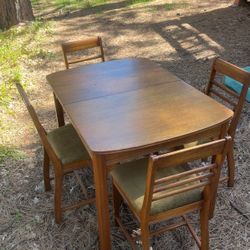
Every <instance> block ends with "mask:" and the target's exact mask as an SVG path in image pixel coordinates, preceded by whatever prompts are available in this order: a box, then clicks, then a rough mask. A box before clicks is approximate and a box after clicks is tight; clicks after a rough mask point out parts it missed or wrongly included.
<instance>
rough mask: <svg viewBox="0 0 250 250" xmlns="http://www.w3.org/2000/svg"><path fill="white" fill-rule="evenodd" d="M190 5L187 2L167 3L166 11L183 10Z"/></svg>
mask: <svg viewBox="0 0 250 250" xmlns="http://www.w3.org/2000/svg"><path fill="white" fill-rule="evenodd" d="M188 5H189V4H188V3H187V2H179V3H166V4H165V6H164V8H165V10H168V11H169V10H176V9H181V8H186V7H187V6H188Z"/></svg>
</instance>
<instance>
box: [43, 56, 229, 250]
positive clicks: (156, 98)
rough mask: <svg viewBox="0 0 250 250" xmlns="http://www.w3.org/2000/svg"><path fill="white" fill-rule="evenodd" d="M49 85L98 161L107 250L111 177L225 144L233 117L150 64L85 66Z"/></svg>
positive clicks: (54, 77)
mask: <svg viewBox="0 0 250 250" xmlns="http://www.w3.org/2000/svg"><path fill="white" fill-rule="evenodd" d="M190 70H191V69H190ZM47 81H48V83H49V84H50V86H51V88H52V90H53V93H54V97H55V105H56V112H57V117H58V123H59V126H62V125H64V112H66V114H67V116H68V117H69V119H70V121H71V123H72V124H73V126H74V128H75V129H76V131H77V133H78V135H79V137H80V138H81V140H82V143H83V144H84V145H85V147H86V149H87V151H88V152H89V155H90V157H91V159H92V165H93V172H94V183H95V191H96V209H97V218H98V231H99V248H100V249H103V250H108V249H111V247H112V244H111V236H110V214H109V199H108V188H107V177H108V173H109V171H111V169H112V168H113V167H116V166H118V165H119V163H121V162H123V161H127V160H132V159H136V158H138V157H147V155H149V154H151V153H154V152H161V151H163V150H167V149H170V148H171V149H172V148H176V147H178V146H180V145H183V144H185V143H190V142H193V141H199V140H206V139H211V138H222V137H224V136H225V134H226V131H227V126H228V124H229V122H230V119H231V118H232V116H233V112H232V111H231V110H230V109H228V108H227V107H225V106H223V105H222V104H220V103H218V102H217V101H215V100H213V99H212V98H210V97H209V96H207V95H205V94H203V93H202V92H201V91H199V90H197V89H196V88H194V87H192V86H191V85H189V84H187V83H185V82H184V81H183V80H181V79H180V78H178V77H177V76H175V75H174V74H173V73H171V72H169V71H168V70H166V69H165V68H163V67H161V66H160V65H159V64H157V63H155V62H153V61H152V60H149V59H145V58H124V59H118V60H112V61H107V62H102V63H97V64H90V65H83V66H80V67H76V68H72V69H68V70H62V71H58V72H55V73H52V74H50V75H48V76H47ZM132 174H133V173H131V175H132Z"/></svg>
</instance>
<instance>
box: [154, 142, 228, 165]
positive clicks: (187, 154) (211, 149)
mask: <svg viewBox="0 0 250 250" xmlns="http://www.w3.org/2000/svg"><path fill="white" fill-rule="evenodd" d="M225 142H226V140H225V139H221V140H217V141H212V142H209V143H205V144H202V145H198V146H195V147H192V148H187V149H182V150H178V151H175V152H171V153H167V154H163V155H159V156H151V157H152V160H153V162H154V165H155V166H157V167H173V166H177V165H181V164H183V163H186V162H189V161H194V160H198V159H201V158H207V157H209V156H212V155H216V154H219V153H222V151H223V149H224V146H225Z"/></svg>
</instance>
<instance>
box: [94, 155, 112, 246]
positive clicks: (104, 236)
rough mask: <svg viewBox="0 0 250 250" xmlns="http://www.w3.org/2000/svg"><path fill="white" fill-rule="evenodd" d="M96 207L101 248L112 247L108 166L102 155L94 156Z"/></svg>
mask: <svg viewBox="0 0 250 250" xmlns="http://www.w3.org/2000/svg"><path fill="white" fill-rule="evenodd" d="M92 160H93V168H94V180H95V190H96V192H95V195H96V209H97V217H98V230H99V242H100V249H101V250H109V249H111V240H110V216H109V207H108V189H107V188H108V187H107V168H106V167H105V165H104V162H103V160H102V157H101V156H94V157H93V159H92Z"/></svg>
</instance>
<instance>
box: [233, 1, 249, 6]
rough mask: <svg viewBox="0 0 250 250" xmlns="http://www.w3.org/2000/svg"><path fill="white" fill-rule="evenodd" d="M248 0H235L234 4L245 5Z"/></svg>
mask: <svg viewBox="0 0 250 250" xmlns="http://www.w3.org/2000/svg"><path fill="white" fill-rule="evenodd" d="M247 3H248V2H247V0H235V1H234V4H235V5H237V6H245V5H246V4H247Z"/></svg>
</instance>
